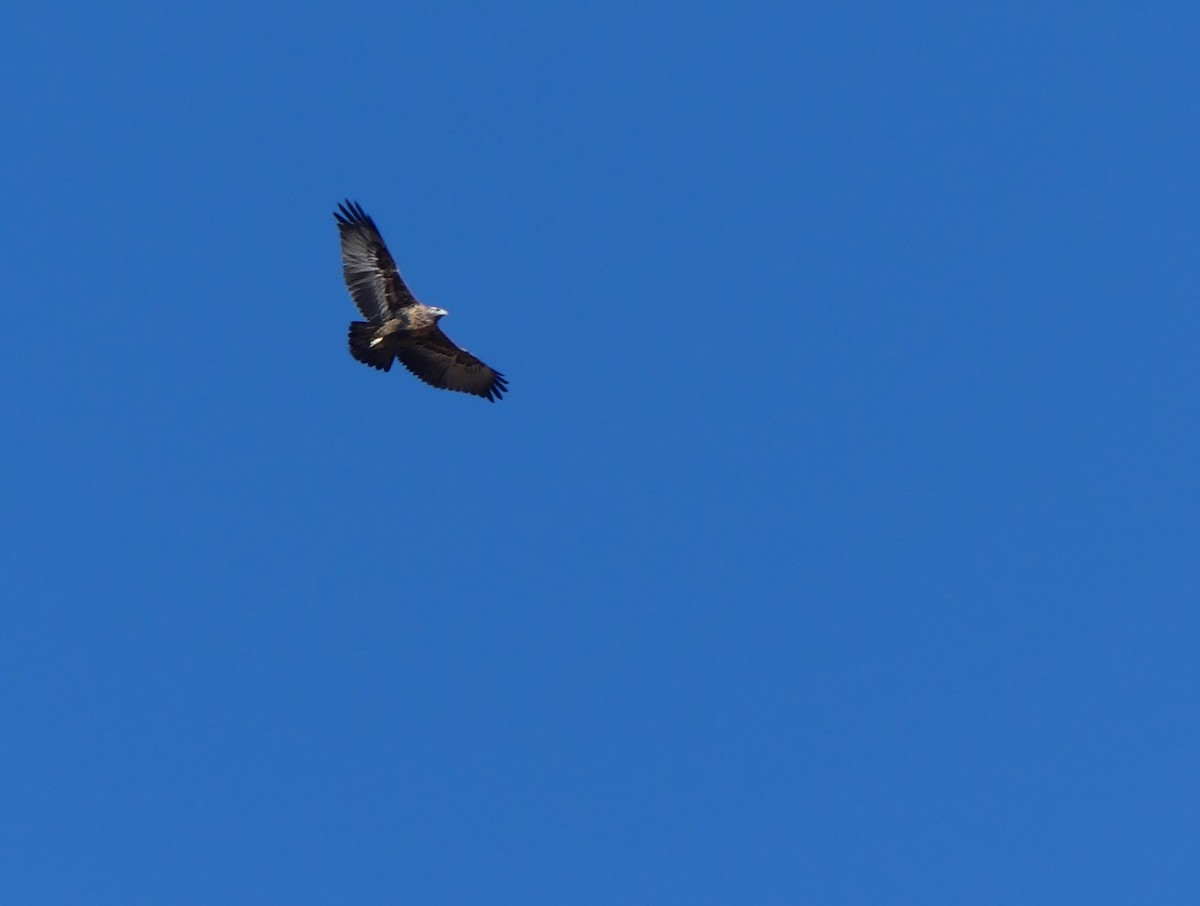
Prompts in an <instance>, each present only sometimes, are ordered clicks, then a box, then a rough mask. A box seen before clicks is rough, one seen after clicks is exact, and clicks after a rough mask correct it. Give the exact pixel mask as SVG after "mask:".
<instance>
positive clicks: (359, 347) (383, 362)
mask: <svg viewBox="0 0 1200 906" xmlns="http://www.w3.org/2000/svg"><path fill="white" fill-rule="evenodd" d="M378 327H379V325H378V324H371V323H370V322H368V321H351V322H350V355H352V356H354V357H355V358H356V359H358V360H359V361H360V362H362V363H363V364H364V365H370V366H371V367H372V368H378V369H379V370H380V371H387V370H388V369H389V368H391V367H392V359H394V358H395V357H396V353H395V352H394V351H393V350H392V348H391V346H390V345H388V343H387V342H386V341H384V342H383V343H379V344H377V345H374V346H372V345H371V342H372V341H373V340H374V339H375V331H376V330H377V329H378Z"/></svg>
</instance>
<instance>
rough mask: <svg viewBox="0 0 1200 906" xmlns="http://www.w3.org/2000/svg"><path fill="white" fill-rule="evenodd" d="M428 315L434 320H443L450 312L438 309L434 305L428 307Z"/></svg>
mask: <svg viewBox="0 0 1200 906" xmlns="http://www.w3.org/2000/svg"><path fill="white" fill-rule="evenodd" d="M429 313H430V314H431V315H433V316H434V317H435V318H444V317H445V316H446V315H448V314H450V312H448V311H446V309H444V308H438V307H437V306H436V305H431V306H429Z"/></svg>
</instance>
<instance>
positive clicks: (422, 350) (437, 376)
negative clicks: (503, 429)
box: [396, 327, 508, 402]
mask: <svg viewBox="0 0 1200 906" xmlns="http://www.w3.org/2000/svg"><path fill="white" fill-rule="evenodd" d="M396 358H398V359H399V360H400V362H401V363H402V364H403V365H404V367H405V368H407V369H408V370H409V371H411V372H412V373H413V374H415V375H416V376H417V377H419V378H420V379H421V380H423V381H424V382H425V383H426V384H432V385H433V386H434V387H441V388H443V389H445V390H458V391H460V392H462V393H473V394H475V395H476V396H482V397H483V398H484V399H486V400H488V401H490V402H495V401H496V400H498V399H500V398H501V397H503V396H504V393H505V391H507V390H508V381H506V380H505V379H504V375H502V374H501V373H500V372H499V371H496V370H494V369H492V368H489V367H488V366H487V365H485V364H483V362H481V361H479V359H477V358H475V356H473V355H471V353H469V352H467V351H466V350H465V349H459V348H458V347H457V346H455V345H454V343H453V341H452V340H451V339H450V338H449V337H448V336H446V335H445V334H444V333H442V330H441V328H440V327H435V328H434V329H433V330H432V331H430V332H429V333H428V334H426V335H424V336H415V337H414V336H407V337H404V338H403V339H402V340H400V341H399V342H398V343H397V345H396Z"/></svg>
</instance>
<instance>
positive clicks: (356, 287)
mask: <svg viewBox="0 0 1200 906" xmlns="http://www.w3.org/2000/svg"><path fill="white" fill-rule="evenodd" d="M333 216H334V219H335V220H337V225H338V232H339V233H341V236H342V275H343V276H344V277H345V278H346V286H347V288H348V289H349V290H350V295H351V296H352V297H353V298H354V304H355V305H357V306H358V310H359V311H360V312H362V315H363V317H364V318H366V319H367V320H366V321H352V322H350V354H351V355H352V356H354V358H356V359H358V360H359V361H360V362H362V363H363V364H364V365H370V366H371V367H372V368H379V369H381V370H382V371H387V370H389V369H390V368H391V367H392V360H393V359H399V360H400V363H401V364H402V365H403V366H404V367H405V368H407V369H408V370H409V371H411V372H412V373H413V374H415V375H416V376H417V377H419V378H420V379H421V380H423V381H424V382H425V383H426V384H432V385H433V386H434V387H441V388H442V389H443V390H458V391H461V392H462V393H473V394H475V395H476V396H482V397H483V398H484V399H486V400H488V401H489V402H495V401H496V400H498V399H500V398H501V397H503V396H504V393H505V391H506V390H508V382H507V381H506V380H505V379H504V375H502V374H501V373H500V372H498V371H496V370H494V369H492V368H489V367H488V366H487V365H485V364H483V362H481V361H479V359H477V358H475V356H473V355H471V353H469V352H467V351H466V350H465V349H459V348H458V347H457V346H455V345H454V343H453V342H452V341H451V339H450V338H449V337H448V336H446V335H445V334H444V333H442V329H441V328H440V327H439V326H438V321H439V320H440V319H441V318H442V317H443V316H444V315H446V314H447V312H446V310H445V309H444V308H435V307H433V306H432V305H422V304H421V303H420V302H418V301H417V299H416V297H415V296H414V295H413V294H412V293H411V292H409V289H408V287H407V286H405V285H404V281H403V280H402V279H401V278H400V272H399V271H398V270H396V262H395V261H394V260H393V259H392V255H391V253H390V252H389V251H388V250H387V246H386V245H384V243H383V237H382V236H380V235H379V230H378V229H377V228H376V226H375V221H373V220H372V219H371V218H370V217H368V216H367V214H366V212H365V211H364V210H363V209H362V206H361V205H360V204H358V203H357V202H353V201H350V200H346V201H345V202H344V203H342V204H339V205H338V209H337V211H335V212H334V214H333Z"/></svg>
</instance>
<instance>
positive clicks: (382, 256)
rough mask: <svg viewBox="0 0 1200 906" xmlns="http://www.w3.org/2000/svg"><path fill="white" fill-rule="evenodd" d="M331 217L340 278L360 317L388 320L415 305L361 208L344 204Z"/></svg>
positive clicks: (388, 254) (389, 255)
mask: <svg viewBox="0 0 1200 906" xmlns="http://www.w3.org/2000/svg"><path fill="white" fill-rule="evenodd" d="M333 216H334V218H335V219H336V220H337V225H338V232H339V233H340V234H341V236H342V275H343V276H344V277H345V279H346V287H347V288H348V289H349V290H350V295H351V296H353V297H354V304H355V305H357V306H358V310H359V311H361V312H362V313H363V317H364V318H367V319H374V318H381V319H383V320H387V319H388V318H389V317H391V316H392V314H393V313H394V312H396V311H397V310H398V309H401V308H403V307H404V306H406V305H413V304H415V303H416V301H417V300H416V299H415V298H414V297H413V294H412V293H411V292H409V290H408V287H407V286H405V285H404V281H403V280H401V279H400V272H399V271H398V270H396V262H395V261H394V260H393V259H392V253H391V252H389V251H388V249H387V246H386V245H384V242H383V237H382V236H380V235H379V230H378V228H377V227H376V226H375V221H374V220H372V219H371V218H370V217H368V216H367V214H366V212H365V211H364V210H363V209H362V205H360V204H358V203H357V202H353V201H349V200H347V201H345V202H344V203H342V204H339V205H338V210H337V211H336V212H334V215H333Z"/></svg>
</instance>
